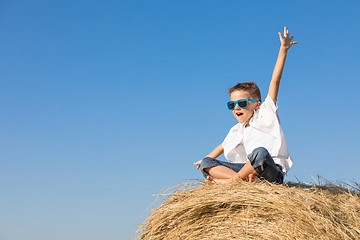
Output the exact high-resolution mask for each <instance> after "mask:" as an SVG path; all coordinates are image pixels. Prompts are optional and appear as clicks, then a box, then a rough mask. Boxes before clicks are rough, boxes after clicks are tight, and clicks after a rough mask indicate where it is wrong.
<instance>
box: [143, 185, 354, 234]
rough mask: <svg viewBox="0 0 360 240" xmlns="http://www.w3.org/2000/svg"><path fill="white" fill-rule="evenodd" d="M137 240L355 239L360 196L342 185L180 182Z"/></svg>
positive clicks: (155, 212)
mask: <svg viewBox="0 0 360 240" xmlns="http://www.w3.org/2000/svg"><path fill="white" fill-rule="evenodd" d="M138 239H146V240H149V239H151V240H156V239H171V240H174V239H181V240H184V239H191V240H193V239H202V240H203V239H211V240H214V239H331V240H334V239H360V197H359V194H358V193H356V192H351V191H348V190H346V189H343V188H341V187H334V186H332V187H309V186H307V185H301V184H287V185H276V184H271V183H268V182H264V181H260V182H257V183H247V182H236V183H232V184H228V185H220V184H194V183H187V184H182V185H180V187H179V188H178V189H176V190H175V191H173V192H172V193H171V194H169V197H168V198H167V199H166V200H165V201H164V202H163V203H162V204H160V205H159V206H158V207H157V208H156V209H155V210H153V212H152V214H151V215H150V216H149V217H148V218H147V219H146V221H145V222H144V223H143V224H142V225H141V227H140V229H139V230H138Z"/></svg>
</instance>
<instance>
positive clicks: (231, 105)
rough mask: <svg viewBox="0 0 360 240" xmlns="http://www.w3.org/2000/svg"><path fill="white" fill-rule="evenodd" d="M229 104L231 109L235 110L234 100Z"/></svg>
mask: <svg viewBox="0 0 360 240" xmlns="http://www.w3.org/2000/svg"><path fill="white" fill-rule="evenodd" d="M227 106H228V108H229V109H230V110H233V109H234V108H235V103H234V102H228V103H227Z"/></svg>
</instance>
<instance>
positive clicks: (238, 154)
mask: <svg viewBox="0 0 360 240" xmlns="http://www.w3.org/2000/svg"><path fill="white" fill-rule="evenodd" d="M249 125H250V126H248V127H247V128H245V123H238V124H236V125H235V126H234V127H232V128H231V129H230V131H229V133H228V135H227V136H226V137H225V139H224V141H223V143H222V146H223V148H224V155H225V157H226V159H227V160H228V161H229V162H233V163H246V162H247V161H248V158H247V156H248V155H249V154H250V153H252V151H253V150H254V149H256V148H258V147H264V148H266V149H267V150H268V152H269V153H270V155H271V156H272V157H273V159H274V162H275V163H276V164H279V165H280V166H281V167H282V170H283V172H284V173H285V174H286V173H287V172H288V171H289V169H290V168H291V166H292V163H293V161H292V159H291V157H290V155H289V153H288V150H287V145H286V140H285V136H284V133H283V131H282V129H281V126H280V121H279V117H278V114H277V105H276V104H275V103H274V101H273V100H272V98H271V97H270V96H269V95H268V96H267V97H266V99H265V101H264V102H263V103H262V104H261V105H260V107H259V109H258V110H257V111H254V115H253V117H252V118H251V120H250V122H249Z"/></svg>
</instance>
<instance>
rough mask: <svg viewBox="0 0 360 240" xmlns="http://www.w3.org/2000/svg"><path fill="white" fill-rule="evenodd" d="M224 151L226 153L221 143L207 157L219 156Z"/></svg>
mask: <svg viewBox="0 0 360 240" xmlns="http://www.w3.org/2000/svg"><path fill="white" fill-rule="evenodd" d="M223 153H224V148H223V146H222V144H220V145H219V146H217V147H216V148H215V149H214V150H212V152H211V153H209V154H208V155H207V156H206V157H211V158H217V157H219V156H220V155H221V154H223Z"/></svg>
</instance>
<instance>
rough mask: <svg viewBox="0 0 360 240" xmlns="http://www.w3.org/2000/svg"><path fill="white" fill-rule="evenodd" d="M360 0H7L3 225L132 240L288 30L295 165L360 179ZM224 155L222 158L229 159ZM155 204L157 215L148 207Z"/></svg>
mask: <svg viewBox="0 0 360 240" xmlns="http://www.w3.org/2000/svg"><path fill="white" fill-rule="evenodd" d="M359 10H360V3H359V2H358V1H255V2H254V1H235V0H233V1H209V0H206V1H197V0H195V1H194V0H191V1H190V0H186V1H184V0H181V1H180V0H179V1H173V0H172V1H167V0H163V1H130V0H129V1H67V0H66V1H44V0H32V1H31V0H28V1H6V0H3V1H0V29H1V37H0V84H1V85H0V112H1V118H0V131H1V135H0V163H1V166H0V212H1V216H0V239H1V240H49V239H51V240H63V239H67V240H72V239H74V240H81V239H84V240H85V239H86V240H97V239H107V240H111V239H114V240H115V239H126V238H129V237H131V236H132V235H133V233H134V231H135V230H136V229H137V225H136V224H137V223H141V222H143V221H144V220H145V218H146V216H147V214H148V212H145V211H146V209H147V207H148V206H149V205H150V204H151V203H152V202H153V201H154V197H152V195H153V194H157V193H160V192H161V190H162V189H163V188H165V187H166V186H174V185H176V184H178V183H181V182H183V181H186V180H188V179H202V176H201V174H200V172H198V171H195V168H194V166H193V162H195V161H197V160H199V159H201V158H203V157H204V156H205V155H207V154H208V153H209V152H210V151H211V150H212V149H213V148H214V147H215V146H217V145H218V144H220V143H221V142H222V140H223V139H224V137H225V136H226V134H227V132H228V131H229V129H230V128H231V127H232V126H233V125H235V124H236V120H235V118H234V117H233V116H232V114H231V113H230V112H229V111H228V110H227V109H226V105H225V104H226V101H228V96H227V89H228V88H229V87H232V86H233V85H234V84H236V83H238V82H242V81H255V82H257V83H258V85H259V87H260V88H261V91H262V94H263V99H264V98H265V96H266V93H267V87H268V84H269V81H270V78H271V74H272V70H273V67H274V64H275V61H276V57H277V53H278V50H279V46H280V42H279V37H278V32H279V31H280V32H282V31H283V27H284V26H287V27H288V28H289V30H290V34H294V35H295V38H294V40H296V41H298V42H299V43H298V44H297V45H295V46H293V47H292V48H291V49H290V51H289V53H288V58H287V62H286V65H285V70H284V74H283V78H282V82H281V86H280V92H279V98H278V105H279V115H280V118H281V123H282V126H283V130H284V132H285V136H286V138H287V143H288V148H289V152H290V154H291V156H292V157H293V159H294V165H293V168H292V169H291V170H290V172H289V174H288V176H287V178H286V179H287V180H288V181H296V178H298V179H299V180H301V181H304V182H310V181H313V177H315V178H316V176H317V175H321V176H323V177H325V178H327V179H329V180H336V179H339V180H350V181H357V182H360V178H359V170H358V169H359V167H360V163H359V161H360V159H359V153H358V152H357V150H358V148H359V135H360V130H359V127H358V122H359V117H360V113H359V110H360V109H359V107H358V106H359V103H358V97H357V96H358V92H359V89H360V78H359V76H360V68H359V66H360V60H359V54H360V47H359V44H358V39H359V38H360V30H359V28H358V23H359V22H360V15H359V14H358V13H359ZM221 159H223V158H221ZM144 212H145V214H144V215H142V214H143V213H144Z"/></svg>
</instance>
